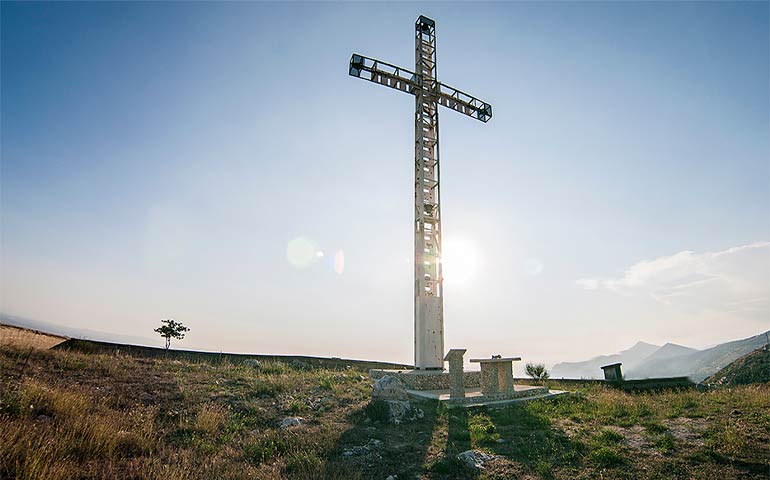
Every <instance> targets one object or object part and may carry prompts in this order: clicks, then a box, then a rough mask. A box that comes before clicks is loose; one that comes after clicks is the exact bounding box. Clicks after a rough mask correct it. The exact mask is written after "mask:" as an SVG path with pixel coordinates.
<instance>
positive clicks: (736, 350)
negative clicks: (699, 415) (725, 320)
mask: <svg viewBox="0 0 770 480" xmlns="http://www.w3.org/2000/svg"><path fill="white" fill-rule="evenodd" d="M768 335H770V331H769V332H767V333H761V334H759V335H755V336H753V337H749V338H745V339H743V340H735V341H732V342H727V343H722V344H719V345H716V346H714V347H711V348H707V349H705V350H696V349H694V348H689V347H685V346H682V345H677V344H674V343H667V344H665V345H663V346H662V347H659V346H656V345H651V344H649V343H644V342H639V343H637V344H636V345H634V346H633V347H631V348H630V349H628V350H625V351H622V352H620V353H617V354H614V355H602V356H599V357H595V358H592V359H591V360H587V361H584V362H563V363H557V364H556V365H554V366H553V368H552V369H551V378H554V379H556V378H603V374H602V371H601V366H602V365H607V364H611V363H617V362H621V363H622V364H623V366H622V369H623V376H624V377H625V378H627V379H641V378H663V377H690V378H691V379H692V380H693V381H694V382H700V381H703V380H704V379H705V378H706V377H708V376H709V375H713V374H715V373H716V372H718V371H719V370H720V369H721V368H723V367H725V366H726V365H728V364H729V363H730V362H733V361H735V360H736V359H738V358H740V357H741V356H743V355H746V354H747V353H749V352H751V351H753V350H756V349H757V348H760V347H762V346H764V345H765V344H767V338H768Z"/></svg>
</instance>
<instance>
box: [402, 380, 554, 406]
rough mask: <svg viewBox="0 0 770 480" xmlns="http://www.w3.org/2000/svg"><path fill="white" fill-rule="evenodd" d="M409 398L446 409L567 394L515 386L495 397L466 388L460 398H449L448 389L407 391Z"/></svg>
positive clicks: (541, 388)
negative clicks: (437, 403) (512, 389)
mask: <svg viewBox="0 0 770 480" xmlns="http://www.w3.org/2000/svg"><path fill="white" fill-rule="evenodd" d="M407 393H408V394H409V396H410V397H413V398H416V399H428V400H438V401H439V402H442V403H446V405H447V407H449V408H455V407H478V406H482V405H484V406H490V407H502V406H505V405H510V404H512V403H517V402H525V401H529V400H538V399H541V398H551V397H555V396H558V395H564V394H566V393H567V392H564V391H561V390H548V388H546V387H532V386H526V385H516V386H515V388H514V391H512V392H507V393H500V394H497V395H484V394H483V393H482V392H481V388H478V387H477V388H466V389H465V396H464V397H461V398H450V395H449V389H441V390H409V389H408V390H407Z"/></svg>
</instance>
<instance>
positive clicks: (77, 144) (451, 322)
mask: <svg viewBox="0 0 770 480" xmlns="http://www.w3.org/2000/svg"><path fill="white" fill-rule="evenodd" d="M420 14H425V15H427V16H429V17H431V18H434V19H435V20H436V24H437V34H438V62H439V63H438V76H439V79H440V80H442V81H444V82H445V83H448V84H450V85H452V86H455V87H457V88H460V89H461V90H465V91H467V92H469V93H471V94H474V95H476V96H478V97H480V98H482V99H483V100H486V101H488V102H489V103H491V104H492V105H493V111H494V117H493V119H492V120H491V121H490V122H489V123H488V124H482V123H481V122H478V121H474V120H472V119H469V118H467V117H464V116H462V115H460V114H457V113H455V112H452V111H448V110H443V111H442V112H441V160H442V203H443V206H442V211H443V215H444V237H445V242H446V244H447V245H446V250H447V251H446V257H447V258H446V262H447V265H446V275H447V280H446V285H445V287H446V297H445V310H446V335H447V338H446V340H447V341H446V343H447V348H449V347H458V348H468V349H469V354H477V355H489V354H492V353H505V354H516V355H521V356H522V357H526V358H525V359H531V360H538V361H545V362H547V363H553V362H557V361H561V360H574V359H582V358H584V357H586V356H590V355H594V354H599V353H609V352H613V351H617V350H619V349H622V348H626V347H628V346H630V345H631V344H633V343H634V342H635V341H636V340H639V339H643V340H646V341H650V342H665V341H676V342H679V343H684V344H687V345H692V346H696V347H697V346H705V345H708V344H711V343H717V342H720V341H722V340H727V339H732V338H738V337H743V336H748V335H752V334H755V333H758V332H760V331H763V330H766V329H767V328H768V323H770V322H769V320H768V319H769V318H770V307H768V304H769V303H770V247H768V243H767V242H768V241H770V161H769V151H770V134H769V133H768V132H770V121H769V117H770V114H769V107H768V105H770V97H769V96H768V90H769V87H768V85H769V81H768V80H769V78H770V73H769V70H768V58H770V52H769V51H768V45H769V44H770V42H769V27H768V3H766V2H764V3H760V2H755V3H749V2H743V3H738V2H729V3H728V2H723V3H721V2H701V3H685V2H671V3H661V2H641V3H626V2H623V3H620V2H618V3H602V2H591V3H578V2H574V3H572V2H571V3H567V2H563V3H491V4H463V3H446V4H444V3H430V4H406V3H404V4H358V3H356V4H352V3H323V4H321V3H312V4H302V3H288V4H277V3H227V4H219V3H93V4H89V3H49V4H46V3H7V2H4V3H3V4H2V20H1V21H2V33H1V35H2V46H1V48H2V65H1V67H2V73H1V78H0V80H1V81H2V85H1V86H0V93H1V95H2V98H1V100H2V104H1V105H0V114H1V119H0V120H2V125H1V128H0V134H1V135H2V138H1V141H2V151H1V153H2V164H1V165H0V168H1V170H0V173H1V174H2V177H1V178H0V187H1V188H2V190H1V191H0V201H1V205H0V207H1V208H2V210H1V211H0V214H1V215H2V216H1V217H0V222H1V226H2V244H1V248H2V250H1V251H0V253H1V254H2V272H1V274H2V278H1V281H2V283H1V284H0V285H1V286H2V297H1V298H0V310H2V311H3V312H5V313H8V314H13V315H19V316H26V317H29V318H35V319H39V320H45V321H50V322H53V323H59V324H62V325H68V326H75V327H81V328H90V329H96V330H102V331H108V332H113V333H118V334H126V335H146V336H148V337H151V336H152V328H153V327H155V326H156V324H157V323H158V321H159V319H161V318H166V317H173V318H176V319H177V320H180V321H182V322H184V323H186V324H188V325H189V326H190V327H191V328H192V331H191V333H190V334H189V336H188V338H187V339H186V340H185V341H184V346H186V347H188V348H205V349H210V350H225V351H243V352H275V353H303V354H317V355H335V356H348V357H358V358H379V359H391V360H396V361H404V362H408V361H410V360H411V357H412V326H413V320H412V279H411V276H412V268H411V266H410V261H411V260H410V257H411V255H412V245H411V243H412V233H411V221H412V219H411V215H412V211H413V210H412V201H413V192H412V188H413V187H412V185H413V180H412V175H413V173H412V172H413V171H412V162H413V159H412V142H413V124H412V122H413V109H414V100H413V99H412V98H411V96H410V95H407V94H404V93H401V92H397V91H394V90H391V89H387V88H383V87H381V86H378V85H374V84H371V83H369V82H364V81H361V80H358V79H355V78H353V77H350V76H348V74H347V66H348V60H349V58H350V54H351V53H353V52H358V53H361V54H364V55H367V56H371V57H375V58H379V59H382V60H385V61H387V62H390V63H394V64H397V65H402V66H404V67H406V68H412V67H413V65H414V50H413V48H414V45H413V41H414V40H413V28H414V26H413V25H414V20H415V19H416V18H417V16H418V15H420ZM297 238H300V239H302V240H297V241H295V243H294V244H293V245H295V246H296V245H300V246H301V245H303V244H309V245H312V246H313V250H316V251H318V252H322V253H323V255H324V256H323V257H315V258H314V259H313V258H311V259H310V260H315V261H313V262H311V264H310V265H308V266H305V267H304V268H297V267H296V266H294V265H292V264H291V263H290V262H289V261H288V259H287V248H288V245H289V244H290V242H292V240H295V239H297ZM297 242H299V243H297ZM303 242H304V243H303ZM337 252H342V253H340V254H337ZM335 255H336V256H337V258H338V265H337V269H336V270H335V268H334V265H333V258H334V256H335ZM343 255H344V268H342V265H340V261H339V259H340V258H341V257H342V256H343ZM608 330H610V331H612V332H614V334H612V335H607V334H606V333H604V332H607V331H608ZM158 343H160V339H158Z"/></svg>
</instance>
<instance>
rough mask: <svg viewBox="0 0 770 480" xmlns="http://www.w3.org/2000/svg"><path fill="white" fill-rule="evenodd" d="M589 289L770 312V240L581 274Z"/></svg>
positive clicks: (698, 305) (707, 306) (728, 310)
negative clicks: (599, 274)
mask: <svg viewBox="0 0 770 480" xmlns="http://www.w3.org/2000/svg"><path fill="white" fill-rule="evenodd" d="M576 283H577V285H579V286H581V287H583V288H584V289H586V290H606V291H610V292H614V293H618V294H626V295H649V296H650V297H652V298H653V299H655V300H656V301H658V302H660V303H663V304H667V305H674V306H679V307H685V308H688V309H695V310H712V311H719V312H724V313H731V314H737V315H741V316H743V315H749V316H756V315H764V316H765V318H767V315H768V312H770V242H757V243H752V244H749V245H741V246H738V247H733V248H729V249H727V250H722V251H718V252H705V253H696V252H693V251H689V250H686V251H683V252H679V253H675V254H673V255H670V256H665V257H659V258H656V259H653V260H644V261H641V262H638V263H636V264H634V265H631V267H629V268H628V269H627V270H626V271H625V273H624V274H623V275H622V276H621V277H618V278H581V279H579V280H577V282H576Z"/></svg>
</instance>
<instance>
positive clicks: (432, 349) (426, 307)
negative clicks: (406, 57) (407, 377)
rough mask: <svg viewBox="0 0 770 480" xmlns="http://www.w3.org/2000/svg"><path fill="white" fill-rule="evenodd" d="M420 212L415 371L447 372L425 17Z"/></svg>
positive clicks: (430, 30) (430, 28) (418, 138)
mask: <svg viewBox="0 0 770 480" xmlns="http://www.w3.org/2000/svg"><path fill="white" fill-rule="evenodd" d="M415 73H416V75H417V78H418V81H419V87H418V88H416V89H415V91H414V94H415V105H416V108H415V147H414V148H415V175H414V177H415V180H414V182H415V185H414V189H415V198H414V199H415V212H414V273H415V285H414V287H415V288H414V290H415V291H414V295H415V302H414V331H415V336H414V342H415V345H414V365H415V368H418V369H442V368H443V365H444V362H443V356H444V355H443V354H444V305H443V298H442V294H443V292H442V286H443V277H442V273H441V204H440V196H439V149H438V97H437V94H436V92H438V84H437V80H436V24H435V22H434V21H433V20H431V19H429V18H426V17H423V16H420V18H418V19H417V23H416V24H415Z"/></svg>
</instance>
